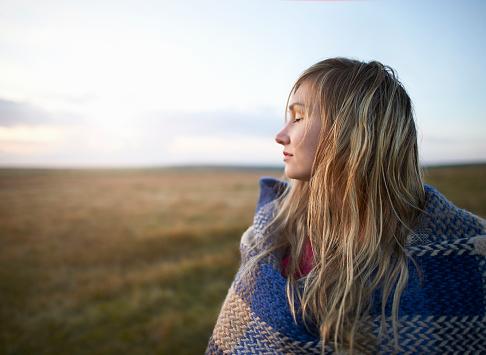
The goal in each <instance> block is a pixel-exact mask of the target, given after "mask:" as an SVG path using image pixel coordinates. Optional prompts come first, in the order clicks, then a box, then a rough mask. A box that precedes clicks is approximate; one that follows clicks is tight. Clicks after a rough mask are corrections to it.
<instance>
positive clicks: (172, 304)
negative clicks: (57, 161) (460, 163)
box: [0, 166, 486, 355]
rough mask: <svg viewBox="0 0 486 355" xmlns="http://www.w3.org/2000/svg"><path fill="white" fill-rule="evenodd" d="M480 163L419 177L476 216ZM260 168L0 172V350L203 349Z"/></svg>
mask: <svg viewBox="0 0 486 355" xmlns="http://www.w3.org/2000/svg"><path fill="white" fill-rule="evenodd" d="M485 172H486V168H485V166H479V167H472V168H470V167H463V168H447V169H430V170H427V180H428V181H429V182H432V183H433V184H434V185H435V186H437V187H438V188H439V190H441V191H443V192H444V194H445V195H446V196H448V197H450V198H451V200H453V201H454V202H456V203H457V204H458V205H459V206H461V207H464V208H467V209H470V210H471V211H473V212H474V213H477V214H480V215H483V216H484V215H486V195H485V192H484V182H483V180H481V176H484V175H485ZM280 173H281V172H280V171H275V170H274V171H263V170H254V171H251V170H248V171H244V170H234V171H231V170H228V171H226V170H219V171H211V170H201V169H199V170H181V171H178V170H171V169H165V170H164V169H161V170H52V171H51V170H21V169H15V170H10V169H3V170H0V241H1V243H2V248H1V249H0V285H1V292H0V353H2V354H73V355H75V354H119V353H129V354H153V353H160V354H195V353H202V352H203V351H204V348H205V346H206V344H207V340H208V337H209V335H210V333H211V331H212V328H213V326H214V323H215V321H216V317H217V314H218V311H219V308H220V306H221V303H222V301H223V299H224V297H225V295H226V292H227V290H228V287H229V285H230V283H231V281H232V279H233V277H234V274H235V272H236V270H237V267H238V265H239V251H238V245H239V239H240V237H241V233H242V232H243V231H244V230H245V229H246V228H247V227H248V226H249V225H250V224H251V222H252V218H253V212H254V208H255V204H256V199H257V196H258V178H259V177H260V176H262V175H271V176H279V175H280Z"/></svg>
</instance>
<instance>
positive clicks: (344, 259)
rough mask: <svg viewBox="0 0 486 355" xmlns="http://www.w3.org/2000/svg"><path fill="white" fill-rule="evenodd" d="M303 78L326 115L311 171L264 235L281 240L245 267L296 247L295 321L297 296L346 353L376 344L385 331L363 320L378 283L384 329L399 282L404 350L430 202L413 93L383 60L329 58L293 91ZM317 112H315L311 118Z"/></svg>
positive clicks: (312, 103) (307, 315)
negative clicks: (405, 299)
mask: <svg viewBox="0 0 486 355" xmlns="http://www.w3.org/2000/svg"><path fill="white" fill-rule="evenodd" d="M303 82H308V83H309V84H310V90H309V91H308V92H309V93H310V94H309V95H307V96H306V97H305V107H306V108H310V107H314V109H317V110H318V111H317V112H318V117H319V118H320V119H321V120H322V125H321V132H320V139H319V144H318V148H317V153H316V155H315V158H314V163H313V167H312V174H311V178H310V180H309V181H301V180H294V179H287V181H288V182H289V183H288V186H287V188H286V190H285V191H284V193H283V194H281V195H280V196H279V197H278V198H277V199H276V200H275V201H274V203H275V207H276V208H275V213H274V215H273V218H272V220H271V221H270V223H269V224H268V225H267V228H266V231H267V232H266V233H264V235H265V238H269V237H271V238H272V243H271V244H270V247H267V248H265V249H260V252H259V253H257V255H256V256H255V257H254V258H252V260H251V262H249V263H247V266H246V270H245V271H249V270H251V269H252V268H253V267H254V266H255V265H256V263H257V262H258V260H260V259H261V258H263V257H265V256H266V255H268V254H269V253H273V252H274V251H276V250H288V251H289V253H290V256H291V259H290V260H291V261H290V263H289V265H288V277H287V285H286V293H287V298H288V302H289V305H290V309H291V313H292V315H293V317H294V320H295V319H296V313H297V312H296V306H295V296H297V297H298V300H299V304H300V307H301V311H302V314H303V320H304V323H305V324H306V327H307V323H308V322H309V321H311V322H312V324H314V326H317V328H315V329H319V333H320V338H321V341H322V349H323V351H324V346H325V345H326V344H328V341H330V340H331V339H332V340H333V345H334V348H335V350H336V351H339V350H340V349H345V350H347V351H349V352H350V353H353V351H354V350H360V351H363V352H366V351H370V349H372V346H373V344H375V345H376V339H375V338H374V337H373V336H372V334H369V333H368V334H366V332H365V328H363V327H362V324H364V323H362V322H363V321H364V320H365V319H366V315H367V314H368V313H369V310H370V307H371V299H372V294H373V291H374V290H376V289H377V288H378V287H380V288H381V289H382V291H383V292H382V297H381V305H382V307H381V312H382V318H381V320H382V323H381V328H380V329H381V330H380V332H381V331H383V329H384V327H385V305H386V301H387V300H388V297H389V295H390V293H391V291H392V290H393V288H394V287H395V292H394V294H393V304H392V325H393V335H394V337H393V338H394V344H395V347H396V348H395V349H398V348H397V347H398V331H397V329H398V325H397V318H398V307H399V301H400V297H401V294H402V291H403V289H404V287H405V286H406V283H407V280H408V267H407V261H408V259H409V257H410V256H409V255H407V253H406V249H405V244H406V240H407V237H408V236H409V234H410V233H413V228H414V226H416V223H418V220H419V216H420V213H421V212H423V207H424V203H425V191H424V187H423V173H422V171H421V169H420V167H419V162H418V149H417V132H416V128H415V123H414V113H413V107H412V103H411V100H410V98H409V96H408V94H407V92H406V91H405V89H404V87H403V85H402V84H401V83H400V81H399V80H398V78H397V75H396V73H395V71H394V70H393V69H392V68H390V67H389V66H386V65H383V64H382V63H380V62H378V61H370V62H368V63H365V62H361V61H358V60H354V59H348V58H342V57H338V58H329V59H326V60H322V61H320V62H318V63H316V64H314V65H312V66H311V67H309V68H308V69H307V70H305V71H304V72H303V73H302V74H301V75H300V77H299V78H298V79H297V81H296V82H295V84H294V85H293V87H292V90H291V92H290V94H289V98H290V95H291V94H292V92H295V91H297V89H298V88H299V86H300V85H301V84H302V83H303ZM289 98H288V99H287V104H288V101H289ZM285 112H286V114H285V120H286V121H287V110H286V111H285ZM310 114H311V112H310V110H306V112H305V113H304V121H309V120H310ZM307 124H308V122H307ZM307 124H306V127H308V126H307ZM283 178H284V179H285V178H286V177H285V176H283ZM306 237H308V238H309V240H310V243H311V246H312V250H313V253H314V267H313V268H312V270H311V271H310V273H309V274H308V275H307V277H306V278H305V283H304V287H303V290H302V292H297V291H298V287H297V283H296V282H297V279H296V277H295V276H294V274H295V273H296V272H300V268H299V261H300V259H301V257H302V255H303V250H304V242H305V238H306ZM261 242H262V243H260V245H263V243H264V242H263V239H262V241H261ZM265 245H268V244H265ZM257 246H258V245H254V247H255V248H256V247H257ZM380 334H381V333H380ZM331 337H332V338H331ZM370 346H371V347H370Z"/></svg>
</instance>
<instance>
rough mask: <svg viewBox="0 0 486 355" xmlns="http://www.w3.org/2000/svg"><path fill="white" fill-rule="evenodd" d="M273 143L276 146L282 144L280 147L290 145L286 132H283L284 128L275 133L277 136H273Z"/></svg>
mask: <svg viewBox="0 0 486 355" xmlns="http://www.w3.org/2000/svg"><path fill="white" fill-rule="evenodd" d="M275 141H276V142H277V143H278V144H282V145H286V144H289V143H290V137H289V135H288V134H287V132H286V131H285V128H284V129H282V130H281V131H280V132H278V133H277V135H276V136H275Z"/></svg>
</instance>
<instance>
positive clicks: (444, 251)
mask: <svg viewBox="0 0 486 355" xmlns="http://www.w3.org/2000/svg"><path fill="white" fill-rule="evenodd" d="M285 186H286V182H284V181H281V180H279V179H276V178H273V177H267V176H263V177H261V178H260V180H259V187H260V193H259V198H258V202H257V206H256V210H255V215H254V218H253V224H252V225H251V226H249V227H248V229H247V230H246V231H245V232H244V233H243V235H242V237H241V242H240V253H241V264H240V269H239V270H238V272H237V273H236V275H235V278H234V280H233V282H232V284H231V286H230V288H229V290H228V293H227V295H226V298H225V299H224V302H223V304H222V307H221V310H220V313H219V316H218V319H217V321H216V324H215V327H214V330H213V332H212V335H211V337H210V338H209V342H208V345H207V348H206V354H321V343H320V341H319V336H318V332H317V328H316V330H315V331H312V330H311V331H308V330H307V329H306V328H305V327H304V325H303V323H302V321H299V319H298V321H297V323H295V322H294V320H293V318H292V315H291V313H290V307H289V305H288V303H287V298H286V293H285V285H286V278H285V277H283V276H282V275H281V270H280V265H281V260H280V258H279V257H278V256H277V255H275V254H271V255H269V256H268V257H267V258H265V259H264V260H262V261H261V262H260V263H259V264H258V268H257V272H256V274H255V276H254V277H253V278H250V279H248V278H246V279H243V278H242V277H240V271H241V267H242V266H243V265H244V264H245V263H246V262H247V261H248V259H249V258H250V257H251V255H250V254H249V253H248V250H249V246H250V245H251V243H252V240H254V239H255V238H261V236H262V230H263V228H264V227H265V225H266V224H267V223H268V221H269V220H270V218H271V216H272V213H273V212H274V210H273V209H272V207H273V203H272V202H273V201H274V200H275V198H276V197H278V196H279V194H280V193H281V192H282V191H283V189H284V188H285ZM424 188H425V192H426V206H425V211H426V212H427V213H428V215H427V214H422V216H421V222H420V223H419V225H418V227H417V228H416V229H415V230H414V232H415V233H413V234H411V235H410V237H409V239H408V241H407V245H406V248H407V250H408V251H409V253H410V255H412V256H413V258H414V260H415V261H416V262H417V264H418V266H419V268H420V271H421V273H422V275H421V277H422V279H421V278H420V277H419V274H418V273H417V270H416V268H415V265H414V264H412V263H411V262H409V281H408V284H407V286H406V288H405V290H404V292H403V293H402V298H401V301H400V307H399V312H398V319H399V322H400V327H399V329H398V330H399V345H400V352H399V354H449V353H460V354H466V353H470V354H479V353H485V354H486V220H485V219H483V218H481V217H479V216H476V215H474V214H472V213H470V212H469V211H466V210H464V209H461V208H458V207H457V206H455V205H454V204H453V203H452V202H450V201H449V200H448V199H447V198H446V197H445V196H444V195H443V194H441V193H440V192H439V191H438V190H437V189H436V188H435V187H433V186H431V185H428V184H425V185H424ZM252 255H253V254H252ZM304 280H305V277H304V278H301V279H299V281H298V287H302V285H303V281H304ZM373 299H377V300H379V299H380V297H379V296H378V297H376V298H373ZM391 301H392V299H391V297H390V298H389V299H388V303H387V304H386V316H387V318H386V320H387V330H388V333H387V334H386V336H385V337H384V338H382V339H387V340H386V341H385V340H383V341H382V342H381V343H380V345H379V347H377V348H373V349H369V353H373V354H376V353H380V354H391V353H393V343H392V342H391V340H390V339H392V330H391V303H392V302H391ZM380 315H381V304H379V303H378V301H377V302H374V303H372V308H371V313H370V315H369V319H370V321H369V323H368V326H367V328H368V329H369V330H370V331H371V332H372V333H373V334H374V335H376V336H378V330H379V325H380ZM324 350H325V353H326V354H331V353H333V348H332V342H331V343H329V344H327V345H326V348H325V349H324Z"/></svg>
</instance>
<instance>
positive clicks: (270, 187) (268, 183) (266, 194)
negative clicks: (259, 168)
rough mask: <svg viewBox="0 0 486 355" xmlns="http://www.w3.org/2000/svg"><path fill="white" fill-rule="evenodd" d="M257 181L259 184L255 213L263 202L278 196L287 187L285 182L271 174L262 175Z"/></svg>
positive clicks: (265, 202)
mask: <svg viewBox="0 0 486 355" xmlns="http://www.w3.org/2000/svg"><path fill="white" fill-rule="evenodd" d="M258 182H259V185H260V194H259V196H258V202H257V206H256V209H255V213H257V212H258V211H259V210H260V208H262V207H263V206H264V205H265V204H267V203H269V202H271V201H273V200H275V199H276V198H277V197H279V196H280V195H281V194H282V193H283V192H284V190H285V188H286V187H287V182H285V181H282V180H279V179H276V178H274V177H271V176H262V177H260V179H259V181H258Z"/></svg>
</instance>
